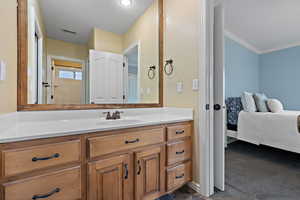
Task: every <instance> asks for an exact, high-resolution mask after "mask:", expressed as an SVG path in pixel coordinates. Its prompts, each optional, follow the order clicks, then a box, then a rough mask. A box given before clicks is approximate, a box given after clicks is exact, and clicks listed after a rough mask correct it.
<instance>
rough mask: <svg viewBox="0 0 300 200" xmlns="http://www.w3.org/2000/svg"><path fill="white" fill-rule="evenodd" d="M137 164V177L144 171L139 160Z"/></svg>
mask: <svg viewBox="0 0 300 200" xmlns="http://www.w3.org/2000/svg"><path fill="white" fill-rule="evenodd" d="M137 164H138V172H137V175H140V174H141V171H142V166H141V162H140V161H139V160H138V162H137Z"/></svg>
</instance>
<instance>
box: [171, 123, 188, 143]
mask: <svg viewBox="0 0 300 200" xmlns="http://www.w3.org/2000/svg"><path fill="white" fill-rule="evenodd" d="M191 132H192V125H191V124H178V125H174V126H169V127H167V134H168V141H169V140H174V139H178V138H184V137H188V136H191Z"/></svg>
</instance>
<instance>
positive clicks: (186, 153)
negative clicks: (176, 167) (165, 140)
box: [167, 139, 192, 165]
mask: <svg viewBox="0 0 300 200" xmlns="http://www.w3.org/2000/svg"><path fill="white" fill-rule="evenodd" d="M191 157H192V142H191V140H190V139H187V140H180V141H176V142H174V143H171V144H168V145H167V163H168V165H172V164H175V163H177V162H180V161H184V160H187V159H190V158H191Z"/></svg>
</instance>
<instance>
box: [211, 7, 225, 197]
mask: <svg viewBox="0 0 300 200" xmlns="http://www.w3.org/2000/svg"><path fill="white" fill-rule="evenodd" d="M223 16H224V9H223V5H222V3H220V4H218V5H216V6H215V7H214V30H213V33H214V45H213V47H214V51H213V54H214V72H213V73H214V76H213V77H214V84H213V85H214V87H213V88H214V89H213V90H214V186H215V187H216V188H218V189H219V190H221V191H224V190H225V172H224V171H225V97H224V90H225V89H224V85H225V84H224V29H223V27H224V17H223Z"/></svg>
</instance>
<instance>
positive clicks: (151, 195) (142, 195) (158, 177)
mask: <svg viewBox="0 0 300 200" xmlns="http://www.w3.org/2000/svg"><path fill="white" fill-rule="evenodd" d="M164 152H165V148H164V146H158V147H152V148H148V149H144V150H141V151H139V152H136V153H135V160H134V162H135V166H136V167H135V169H136V170H135V200H148V199H149V200H151V199H156V198H158V197H160V196H161V195H162V194H163V192H164V191H165V185H164V183H165V153H164Z"/></svg>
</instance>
